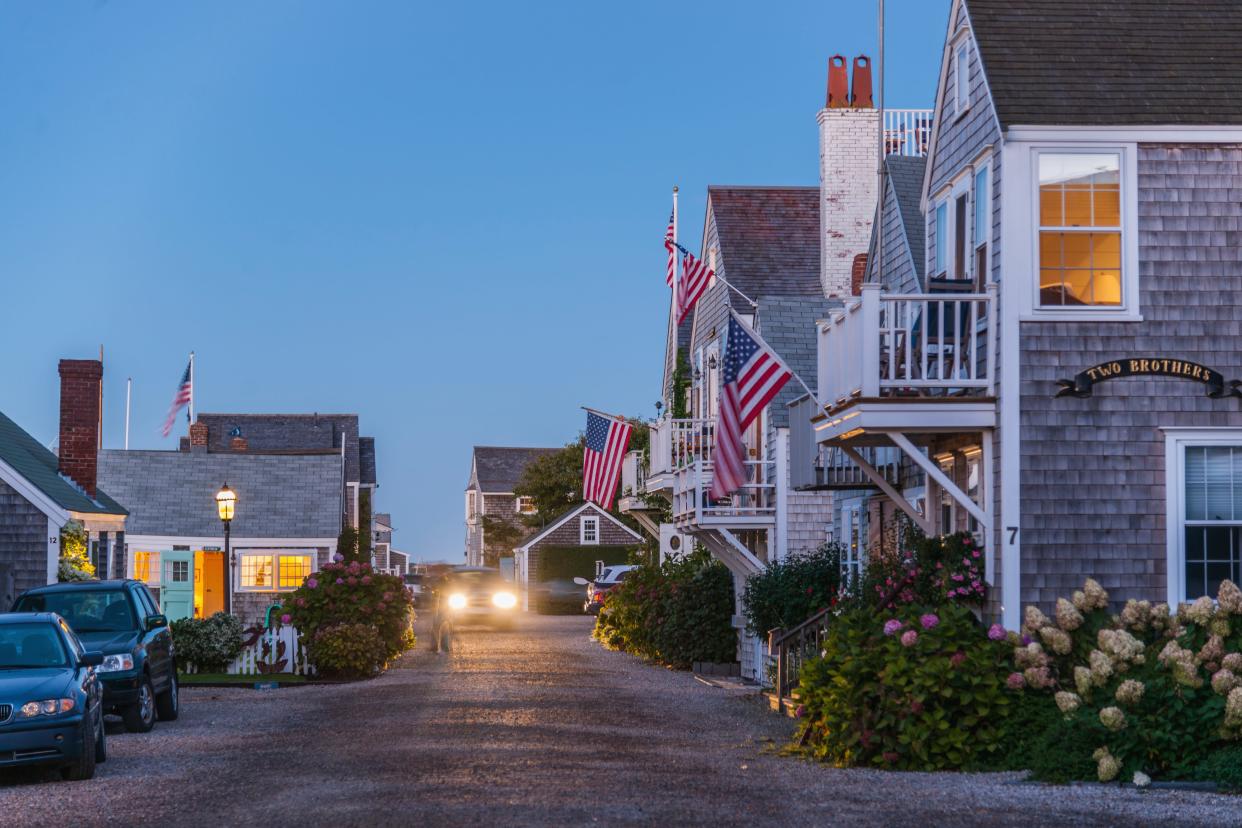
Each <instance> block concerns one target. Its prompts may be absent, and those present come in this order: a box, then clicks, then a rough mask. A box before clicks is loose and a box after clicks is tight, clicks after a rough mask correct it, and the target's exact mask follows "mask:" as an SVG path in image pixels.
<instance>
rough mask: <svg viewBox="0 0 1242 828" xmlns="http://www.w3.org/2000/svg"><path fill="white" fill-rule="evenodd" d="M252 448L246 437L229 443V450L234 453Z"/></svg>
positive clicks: (237, 438) (235, 438)
mask: <svg viewBox="0 0 1242 828" xmlns="http://www.w3.org/2000/svg"><path fill="white" fill-rule="evenodd" d="M249 447H250V445H249V443H247V442H246V438H245V437H234V438H233V439H232V440H230V441H229V448H230V449H232V450H233V451H245V450H246V449H248V448H249Z"/></svg>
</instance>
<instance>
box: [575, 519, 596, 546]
mask: <svg viewBox="0 0 1242 828" xmlns="http://www.w3.org/2000/svg"><path fill="white" fill-rule="evenodd" d="M579 536H580V538H581V541H582V543H583V544H590V545H594V544H598V543H599V518H597V517H584V518H583V519H582V522H581V524H580V530H579Z"/></svg>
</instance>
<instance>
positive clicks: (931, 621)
mask: <svg viewBox="0 0 1242 828" xmlns="http://www.w3.org/2000/svg"><path fill="white" fill-rule="evenodd" d="M919 623H920V624H922V625H923V629H925V630H930V629H931V628H932V627H934V626H936V625H937V624H939V623H940V619H939V618H938V617H937V616H936V614H935V613H934V612H929V613H927V614H926V615H924V616H922V617H920V618H919Z"/></svg>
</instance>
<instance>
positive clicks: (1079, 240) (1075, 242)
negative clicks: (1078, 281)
mask: <svg viewBox="0 0 1242 828" xmlns="http://www.w3.org/2000/svg"><path fill="white" fill-rule="evenodd" d="M1061 249H1062V250H1063V251H1064V253H1063V261H1064V263H1065V264H1064V265H1063V266H1064V267H1079V268H1086V267H1091V234H1090V233H1062V234H1061Z"/></svg>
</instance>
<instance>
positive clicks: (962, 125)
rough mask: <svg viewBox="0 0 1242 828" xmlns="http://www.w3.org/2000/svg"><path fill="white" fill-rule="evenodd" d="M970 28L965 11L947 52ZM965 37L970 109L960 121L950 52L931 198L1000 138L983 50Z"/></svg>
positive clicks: (938, 117) (930, 240)
mask: <svg viewBox="0 0 1242 828" xmlns="http://www.w3.org/2000/svg"><path fill="white" fill-rule="evenodd" d="M969 28H970V23H969V21H968V20H967V19H966V14H965V9H964V8H963V10H962V13H961V14H960V15H959V16H958V20H957V23H956V25H955V27H954V34H953V35H952V36H951V37H950V39H949V41H948V45H947V46H946V48H948V49H950V50H951V49H952V44H953V43H954V42H955V41H956V39H957V38H958V37H959V36H962V34H961V33H962V32H963V31H969ZM965 36H966V37H969V38H970V60H969V61H968V63H969V78H970V109H969V110H967V112H966V114H965V115H962V116H960V117H959V115H958V113H957V112H956V111H954V107H953V101H952V97H953V95H952V90H953V84H954V83H955V73H956V71H957V69H956V67H955V66H954V62H953V55H952V52H951V51H950V54H949V61H948V67H947V69H946V74H945V90H946V92H945V100H944V101H943V102H942V104H943V105H942V106H941V107H940V108H939V109H938V110H937V111H936V145H935V147H934V148H933V154H932V156H931V158H930V160H929V161H928V163H929V164H931V190H930V192H929V193H928V195H931V196H934V195H935V194H936V192H937V191H938V190H939V189H940V188H942V187H944V186H945V185H946V184H948V183H949V182H951V181H952V180H953V179H954V177H956V176H957V174H958V173H959V172H961V170H962V168H963V167H964V166H965V165H966V164H969V163H970V161H971V160H973V159H974V158H975V157H976V156H977V155H978V154H979V153H980V152H981V151H982V150H983V149H985V148H986V147H989V146H991V145H993V144H995V143H996V141H997V140H998V139H999V138H1000V133H999V132H998V131H997V127H996V114H995V111H994V110H993V108H992V99H991V96H990V95H989V94H988V89H987V82H986V80H985V78H984V74H983V65H982V64H981V63H980V62H979V49H978V47H977V45H976V44H975V42H974V38H973V37H971V36H970V35H965ZM932 218H934V216H933V217H932ZM934 244H935V235H934V234H932V233H931V232H929V233H928V246H929V247H931V246H932V245H934Z"/></svg>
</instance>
